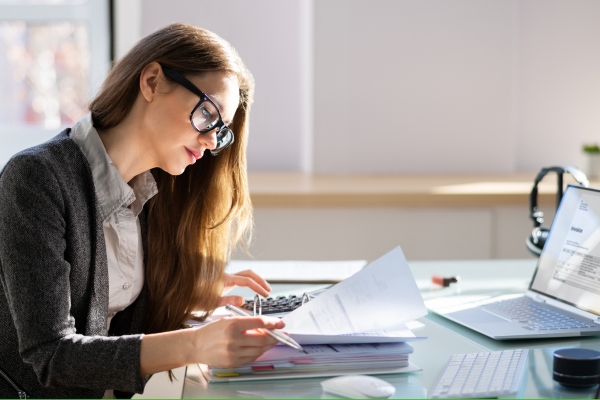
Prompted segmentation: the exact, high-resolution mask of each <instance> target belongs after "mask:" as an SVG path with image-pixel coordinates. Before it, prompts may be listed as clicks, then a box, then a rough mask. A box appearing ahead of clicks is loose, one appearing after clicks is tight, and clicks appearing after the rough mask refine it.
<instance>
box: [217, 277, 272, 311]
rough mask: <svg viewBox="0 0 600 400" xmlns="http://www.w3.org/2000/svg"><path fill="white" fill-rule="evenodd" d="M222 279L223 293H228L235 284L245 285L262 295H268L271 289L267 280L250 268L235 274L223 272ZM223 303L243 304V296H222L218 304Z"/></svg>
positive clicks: (222, 304)
mask: <svg viewBox="0 0 600 400" xmlns="http://www.w3.org/2000/svg"><path fill="white" fill-rule="evenodd" d="M223 281H224V286H225V288H224V289H223V294H226V293H228V292H229V291H230V290H231V289H233V288H234V287H235V286H245V287H247V288H250V289H252V290H254V291H255V292H256V293H258V294H260V295H261V296H263V297H268V296H269V292H270V291H271V286H269V284H268V283H267V281H265V280H264V279H263V278H261V277H260V276H259V275H257V274H256V273H255V272H253V271H251V270H245V271H240V272H237V273H235V274H223ZM225 304H232V305H237V306H241V305H242V304H244V298H243V297H242V296H223V297H221V304H220V305H221V306H224V305H225Z"/></svg>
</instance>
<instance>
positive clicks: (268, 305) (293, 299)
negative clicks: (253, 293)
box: [242, 294, 302, 315]
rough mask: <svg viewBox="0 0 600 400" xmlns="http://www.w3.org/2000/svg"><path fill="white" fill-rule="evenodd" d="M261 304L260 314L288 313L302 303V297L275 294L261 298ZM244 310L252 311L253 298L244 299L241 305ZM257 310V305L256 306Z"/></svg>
mask: <svg viewBox="0 0 600 400" xmlns="http://www.w3.org/2000/svg"><path fill="white" fill-rule="evenodd" d="M261 304H262V314H263V315H268V314H279V313H288V312H292V311H294V310H295V309H296V308H298V307H300V306H301V305H302V298H301V297H297V296H296V295H293V294H291V295H289V296H287V297H286V296H277V297H274V298H273V297H267V298H266V299H261ZM242 308H243V309H244V310H247V311H250V313H253V312H254V300H246V301H245V302H244V305H243V306H242ZM257 312H258V306H257Z"/></svg>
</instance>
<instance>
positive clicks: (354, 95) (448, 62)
mask: <svg viewBox="0 0 600 400" xmlns="http://www.w3.org/2000/svg"><path fill="white" fill-rule="evenodd" d="M512 7H513V4H512V2H511V1H505V0H486V1H478V0H477V1H473V0H452V1H446V0H427V1H413V0H410V1H396V0H375V1H368V2H367V1H363V0H328V1H321V2H320V1H317V2H316V3H315V39H316V40H315V148H314V151H315V171H317V172H321V173H346V172H354V173H361V172H368V173H370V172H433V173H437V172H443V173H446V172H506V171H511V170H512V168H513V166H514V151H513V149H514V134H513V131H512V128H511V120H510V105H511V103H510V100H511V79H512V70H511V66H512V58H513V41H512V32H513V29H514V27H513V8H512Z"/></svg>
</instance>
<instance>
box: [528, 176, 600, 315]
mask: <svg viewBox="0 0 600 400" xmlns="http://www.w3.org/2000/svg"><path fill="white" fill-rule="evenodd" d="M530 289H531V290H534V291H537V292H540V293H543V294H545V295H547V296H550V297H554V298H556V299H559V300H563V301H565V302H567V303H569V304H572V305H574V306H576V307H578V308H580V309H582V310H585V311H590V312H593V313H595V314H599V315H600V191H597V190H594V189H585V188H581V187H577V186H569V187H568V188H567V190H566V191H565V194H564V195H563V198H562V201H561V203H560V207H559V209H558V211H557V213H556V216H555V217H554V221H553V223H552V228H551V230H550V235H549V237H548V241H547V242H546V245H545V247H544V251H543V252H542V255H541V256H540V260H539V263H538V268H537V271H536V274H535V276H534V278H533V281H532V283H531V287H530Z"/></svg>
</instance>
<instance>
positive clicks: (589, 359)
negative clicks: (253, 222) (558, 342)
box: [552, 348, 600, 388]
mask: <svg viewBox="0 0 600 400" xmlns="http://www.w3.org/2000/svg"><path fill="white" fill-rule="evenodd" d="M553 369H554V371H553V372H552V379H554V380H555V381H556V382H558V383H560V384H561V385H564V386H569V387H577V388H585V387H592V386H594V385H596V384H597V383H598V382H600V351H596V350H589V349H580V348H569V349H560V350H556V351H555V352H554V367H553Z"/></svg>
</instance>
